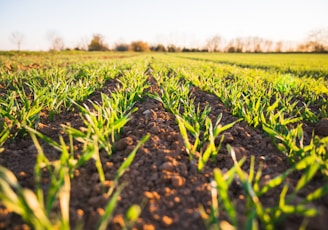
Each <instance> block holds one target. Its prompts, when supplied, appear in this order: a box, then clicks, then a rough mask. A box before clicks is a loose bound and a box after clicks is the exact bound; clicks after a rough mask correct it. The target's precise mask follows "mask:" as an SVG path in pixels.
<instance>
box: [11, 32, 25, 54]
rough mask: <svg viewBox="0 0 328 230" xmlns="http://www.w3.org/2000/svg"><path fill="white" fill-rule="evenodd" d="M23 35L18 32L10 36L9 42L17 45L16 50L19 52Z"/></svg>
mask: <svg viewBox="0 0 328 230" xmlns="http://www.w3.org/2000/svg"><path fill="white" fill-rule="evenodd" d="M23 39H24V35H23V34H22V33H20V32H18V31H15V32H13V33H12V34H11V36H10V40H11V41H12V42H13V43H15V44H16V45H17V50H20V48H21V44H22V41H23Z"/></svg>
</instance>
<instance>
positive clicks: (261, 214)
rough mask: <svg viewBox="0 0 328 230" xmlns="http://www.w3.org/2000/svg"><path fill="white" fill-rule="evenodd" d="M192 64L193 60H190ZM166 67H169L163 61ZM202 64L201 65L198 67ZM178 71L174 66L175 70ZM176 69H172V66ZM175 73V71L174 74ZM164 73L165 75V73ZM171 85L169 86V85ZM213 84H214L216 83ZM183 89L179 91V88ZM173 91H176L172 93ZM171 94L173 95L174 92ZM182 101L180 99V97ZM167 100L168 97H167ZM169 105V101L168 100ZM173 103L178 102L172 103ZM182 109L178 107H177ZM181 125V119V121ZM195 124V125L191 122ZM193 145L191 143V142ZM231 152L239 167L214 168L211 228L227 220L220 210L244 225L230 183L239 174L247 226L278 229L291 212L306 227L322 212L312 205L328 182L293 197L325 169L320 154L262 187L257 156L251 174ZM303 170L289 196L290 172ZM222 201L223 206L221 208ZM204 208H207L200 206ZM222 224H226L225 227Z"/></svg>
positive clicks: (232, 221) (327, 189)
mask: <svg viewBox="0 0 328 230" xmlns="http://www.w3.org/2000/svg"><path fill="white" fill-rule="evenodd" d="M189 64H190V63H189ZM161 65H162V68H163V67H164V66H165V65H163V64H161ZM198 67H199V66H198ZM173 71H174V69H173ZM171 72H172V69H171ZM170 75H171V76H172V74H170ZM176 75H177V76H180V77H185V76H186V75H185V73H184V74H183V75H182V74H180V75H179V70H178V69H176ZM162 76H163V75H162ZM166 87H167V88H169V87H168V86H166ZM212 87H213V85H212ZM174 88H175V89H176V90H177V89H179V85H177V84H176V85H174V84H173V89H174ZM177 91H179V90H177ZM172 93H173V92H172ZM170 95H171V94H170ZM179 100H180V99H179ZM163 101H164V100H163ZM164 104H165V101H164ZM170 105H174V103H171V104H170ZM176 110H178V109H176ZM179 125H180V127H182V126H183V125H181V121H180V124H179ZM188 125H190V126H192V125H191V124H188ZM184 129H185V128H180V131H181V134H182V136H184V139H185V145H186V146H188V145H189V144H188V139H187V138H188V137H186V135H184V134H183V133H184ZM195 129H197V125H194V126H192V127H190V128H189V130H195ZM190 146H191V145H190ZM227 148H228V150H229V152H231V154H232V157H233V159H234V162H235V166H234V167H233V168H231V169H230V170H229V171H228V172H227V173H223V172H221V170H220V169H215V170H214V175H215V176H214V181H213V188H212V196H213V197H212V198H213V202H212V213H210V215H207V214H206V213H205V212H202V216H203V218H204V219H205V220H206V224H207V226H208V227H209V228H211V229H212V228H214V229H216V228H220V223H221V224H223V223H224V221H223V222H221V221H219V220H220V216H219V210H220V211H225V212H226V213H227V214H228V216H229V224H231V225H232V226H231V227H233V228H238V227H241V226H239V225H238V223H237V210H236V207H235V206H234V205H233V202H232V200H231V199H230V198H229V196H228V194H229V193H228V191H229V186H230V185H231V183H232V181H233V180H234V179H235V178H236V177H238V178H239V180H240V181H241V182H242V186H243V188H244V193H245V197H246V201H247V203H246V210H247V212H246V213H244V214H245V215H246V216H247V221H246V224H245V226H243V227H244V228H246V229H259V228H260V226H261V227H264V229H275V227H277V226H278V225H279V224H280V223H281V222H283V220H284V219H285V218H286V217H287V216H291V215H302V216H304V217H305V220H304V221H305V222H304V223H303V224H304V226H305V225H306V218H308V217H313V216H314V215H317V214H318V210H317V209H315V208H311V207H310V206H311V205H310V204H311V202H312V201H313V200H316V199H319V198H321V197H323V196H325V195H326V194H327V193H328V184H326V185H324V186H322V187H320V188H318V189H317V190H315V191H313V192H311V193H310V194H308V195H307V196H306V198H305V199H303V200H302V201H301V202H300V203H298V204H292V200H293V197H295V196H296V195H297V194H298V193H299V192H300V190H301V189H302V188H304V186H306V185H307V184H308V183H309V182H310V181H311V179H312V178H313V176H314V175H315V174H316V173H317V172H318V171H320V170H322V159H320V158H318V157H316V155H315V154H314V155H307V156H305V157H303V158H302V159H300V160H299V161H298V162H295V164H294V165H293V166H292V168H291V169H289V170H287V171H286V172H284V173H282V174H281V175H278V176H277V177H275V178H273V179H271V180H270V181H268V183H267V184H266V185H264V186H262V187H261V186H260V184H259V181H260V178H261V175H262V173H261V167H260V168H259V169H258V172H257V173H256V176H254V158H252V159H251V162H252V163H251V167H250V171H249V172H248V173H247V172H245V171H243V170H242V169H241V165H242V164H243V163H244V161H245V159H242V160H241V161H240V162H238V163H237V161H236V159H235V156H234V150H233V148H232V147H231V146H227ZM297 170H302V171H303V176H302V177H301V178H300V179H299V181H298V183H297V186H296V189H295V190H293V191H292V192H291V194H290V195H288V196H287V195H286V194H287V191H288V189H289V185H288V184H287V183H286V180H285V179H286V177H287V176H288V175H290V173H292V172H294V171H297ZM279 185H283V189H282V190H281V193H280V199H279V202H278V204H277V205H276V206H274V207H269V208H267V207H263V206H262V204H261V202H260V198H261V196H263V195H265V194H266V193H267V192H268V191H270V190H272V189H274V188H276V187H278V186H279ZM219 204H220V209H219V208H218V207H219V206H218V205H219ZM200 210H203V209H202V208H200ZM221 227H222V226H221Z"/></svg>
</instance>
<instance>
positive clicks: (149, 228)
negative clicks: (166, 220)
mask: <svg viewBox="0 0 328 230" xmlns="http://www.w3.org/2000/svg"><path fill="white" fill-rule="evenodd" d="M142 229H143V230H155V226H154V225H152V224H144V226H143V227H142Z"/></svg>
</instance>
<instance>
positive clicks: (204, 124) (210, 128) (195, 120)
mask: <svg viewBox="0 0 328 230" xmlns="http://www.w3.org/2000/svg"><path fill="white" fill-rule="evenodd" d="M153 67H154V68H155V71H154V72H153V77H154V78H155V79H156V81H157V83H158V85H159V88H160V89H161V90H160V93H159V94H158V93H155V94H154V95H151V96H152V97H153V98H155V99H156V100H158V101H160V102H161V103H162V104H163V106H164V108H165V109H166V110H167V111H170V112H171V113H173V114H174V115H175V117H176V120H177V122H178V125H179V130H180V133H181V136H182V138H183V141H184V145H185V147H186V152H187V154H188V156H189V160H190V161H191V162H193V163H196V161H197V158H198V163H197V168H198V171H199V172H201V171H202V169H203V168H204V167H205V165H206V163H207V161H208V160H209V159H210V158H212V161H216V157H217V154H218V153H219V151H220V149H221V143H222V141H223V138H224V136H223V135H222V133H223V132H224V131H226V130H227V129H229V128H231V127H232V126H233V125H234V124H235V123H237V122H238V121H239V120H237V121H235V122H232V123H230V124H226V125H224V126H222V124H221V123H220V122H221V119H222V114H219V115H218V117H217V118H216V120H215V121H212V120H211V118H210V117H209V113H210V111H211V107H210V106H209V105H208V104H207V105H206V106H205V107H204V108H203V110H201V108H200V105H199V104H198V105H195V98H194V96H193V95H192V93H191V87H192V85H191V84H190V83H189V82H188V81H184V80H181V79H180V78H179V76H177V75H175V74H169V73H168V72H169V71H170V69H169V68H166V67H165V66H164V65H159V66H156V65H155V64H154V66H153ZM220 135H222V136H221V138H220V141H219V144H217V139H218V138H219V136H220Z"/></svg>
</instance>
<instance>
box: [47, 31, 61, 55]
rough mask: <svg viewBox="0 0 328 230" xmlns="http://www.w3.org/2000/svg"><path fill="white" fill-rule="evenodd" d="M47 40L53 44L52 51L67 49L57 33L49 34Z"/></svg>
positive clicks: (51, 32)
mask: <svg viewBox="0 0 328 230" xmlns="http://www.w3.org/2000/svg"><path fill="white" fill-rule="evenodd" d="M47 39H48V40H49V41H50V43H51V46H50V50H53V51H60V50H64V49H65V45H64V40H63V39H62V38H61V37H60V36H58V35H57V33H56V32H55V31H50V32H48V33H47Z"/></svg>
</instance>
